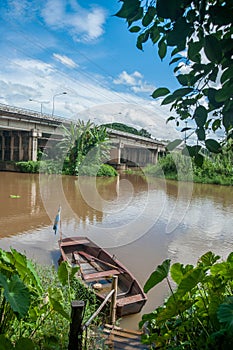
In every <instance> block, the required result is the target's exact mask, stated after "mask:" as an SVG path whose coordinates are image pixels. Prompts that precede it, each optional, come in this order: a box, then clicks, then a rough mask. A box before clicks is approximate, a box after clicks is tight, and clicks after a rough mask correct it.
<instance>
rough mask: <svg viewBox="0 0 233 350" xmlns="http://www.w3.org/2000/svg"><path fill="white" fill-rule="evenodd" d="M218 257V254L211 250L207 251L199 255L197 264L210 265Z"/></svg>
mask: <svg viewBox="0 0 233 350" xmlns="http://www.w3.org/2000/svg"><path fill="white" fill-rule="evenodd" d="M219 259H220V256H219V255H215V254H214V253H212V252H207V253H205V254H204V255H202V256H201V257H200V259H199V260H198V265H199V266H203V267H210V266H212V265H214V264H215V263H216V261H218V260H219Z"/></svg>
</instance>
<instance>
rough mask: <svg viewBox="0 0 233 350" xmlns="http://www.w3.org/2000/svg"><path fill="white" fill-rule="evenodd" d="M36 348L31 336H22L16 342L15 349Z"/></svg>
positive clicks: (27, 349)
mask: <svg viewBox="0 0 233 350" xmlns="http://www.w3.org/2000/svg"><path fill="white" fill-rule="evenodd" d="M22 349H23V350H35V349H36V347H35V344H34V343H33V341H32V340H31V339H29V338H20V339H19V340H18V341H17V342H16V344H15V350H22Z"/></svg>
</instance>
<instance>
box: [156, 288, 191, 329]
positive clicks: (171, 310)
mask: <svg viewBox="0 0 233 350" xmlns="http://www.w3.org/2000/svg"><path fill="white" fill-rule="evenodd" d="M195 303H196V299H195V298H192V299H189V300H182V299H179V296H177V298H176V294H173V295H171V296H170V297H169V299H168V300H167V302H166V307H165V308H161V310H160V311H159V313H158V315H156V321H157V322H158V323H163V322H167V320H169V319H171V318H172V317H175V316H178V315H180V314H181V313H183V312H184V311H186V310H188V309H190V308H191V306H192V305H193V304H195Z"/></svg>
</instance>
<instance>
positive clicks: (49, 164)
mask: <svg viewBox="0 0 233 350" xmlns="http://www.w3.org/2000/svg"><path fill="white" fill-rule="evenodd" d="M16 165H17V167H18V168H19V170H20V171H21V172H22V173H32V174H36V173H46V174H61V173H62V167H61V164H60V162H59V161H54V160H38V161H32V160H29V161H28V162H17V163H16Z"/></svg>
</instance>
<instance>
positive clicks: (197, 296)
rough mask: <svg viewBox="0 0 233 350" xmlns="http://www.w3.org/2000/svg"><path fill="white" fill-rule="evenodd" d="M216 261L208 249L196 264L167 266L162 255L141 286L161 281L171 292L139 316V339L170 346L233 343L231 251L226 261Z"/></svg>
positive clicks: (209, 347) (222, 348)
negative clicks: (141, 336)
mask: <svg viewBox="0 0 233 350" xmlns="http://www.w3.org/2000/svg"><path fill="white" fill-rule="evenodd" d="M219 260H220V257H219V256H217V255H214V254H213V253H212V252H207V253H206V254H204V255H203V256H202V257H201V258H200V259H199V260H198V262H197V265H196V266H193V265H186V266H184V265H183V264H180V263H175V264H173V265H172V266H171V265H170V260H165V261H164V262H163V263H162V264H161V265H159V266H158V267H157V269H156V270H155V271H154V272H153V273H152V274H151V276H150V277H149V279H148V280H147V282H146V284H145V286H144V290H145V292H148V291H149V290H150V289H151V288H153V287H154V286H156V285H157V284H158V283H160V282H161V281H163V280H166V281H167V284H168V288H169V290H170V294H171V295H170V297H169V298H168V299H167V300H166V301H165V302H164V304H163V305H161V306H159V307H158V308H156V309H155V310H154V311H153V312H152V313H150V314H145V315H143V317H142V321H141V323H140V326H141V327H143V326H144V328H145V329H146V334H145V335H143V338H142V340H143V342H144V343H146V344H149V345H151V347H152V348H153V349H154V348H156V349H157V348H158V349H169V350H173V349H177V350H178V349H180V350H181V349H182V350H186V349H187V350H192V349H193V350H194V349H195V350H196V349H201V350H204V349H205V350H215V349H218V350H228V349H232V348H233V296H232V293H233V280H232V276H233V253H231V254H229V256H228V258H227V259H226V261H220V262H219ZM174 285H175V286H176V287H173V286H174Z"/></svg>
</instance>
